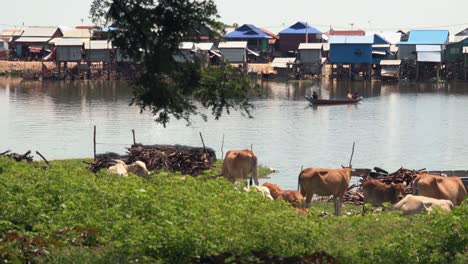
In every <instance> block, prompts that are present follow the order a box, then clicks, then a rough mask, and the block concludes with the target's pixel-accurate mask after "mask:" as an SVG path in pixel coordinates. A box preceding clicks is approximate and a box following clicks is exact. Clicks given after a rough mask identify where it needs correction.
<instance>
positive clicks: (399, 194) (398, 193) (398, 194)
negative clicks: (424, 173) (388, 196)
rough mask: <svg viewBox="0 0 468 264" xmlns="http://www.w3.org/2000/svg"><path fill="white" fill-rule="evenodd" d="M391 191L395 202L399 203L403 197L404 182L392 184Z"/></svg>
mask: <svg viewBox="0 0 468 264" xmlns="http://www.w3.org/2000/svg"><path fill="white" fill-rule="evenodd" d="M392 189H393V191H394V193H395V196H394V197H395V199H396V202H398V201H401V199H403V197H405V189H406V182H404V183H397V184H393V183H392Z"/></svg>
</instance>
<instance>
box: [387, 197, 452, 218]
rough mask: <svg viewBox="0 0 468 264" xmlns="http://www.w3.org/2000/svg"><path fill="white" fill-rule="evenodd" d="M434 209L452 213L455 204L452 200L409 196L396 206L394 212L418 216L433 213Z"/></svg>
mask: <svg viewBox="0 0 468 264" xmlns="http://www.w3.org/2000/svg"><path fill="white" fill-rule="evenodd" d="M434 207H440V208H441V209H443V210H446V211H452V209H453V203H452V202H451V201H450V200H439V199H434V198H431V197H425V196H415V195H412V194H408V195H406V196H405V198H403V199H402V200H401V201H399V202H398V203H397V204H395V206H393V209H394V210H402V211H403V214H405V215H410V214H417V213H420V212H426V211H427V212H431V211H432V209H433V208H434Z"/></svg>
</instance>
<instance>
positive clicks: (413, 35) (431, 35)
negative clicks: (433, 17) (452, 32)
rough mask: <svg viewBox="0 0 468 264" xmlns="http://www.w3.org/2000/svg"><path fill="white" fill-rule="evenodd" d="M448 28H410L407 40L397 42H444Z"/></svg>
mask: <svg viewBox="0 0 468 264" xmlns="http://www.w3.org/2000/svg"><path fill="white" fill-rule="evenodd" d="M448 37H449V31H448V30H411V31H410V32H409V38H408V41H406V42H405V41H402V42H400V43H398V44H413V45H414V44H440V45H442V44H445V43H447V41H448Z"/></svg>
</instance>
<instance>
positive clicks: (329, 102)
mask: <svg viewBox="0 0 468 264" xmlns="http://www.w3.org/2000/svg"><path fill="white" fill-rule="evenodd" d="M305 99H306V100H307V101H309V103H311V104H313V105H338V104H355V103H357V102H359V101H361V100H362V96H360V97H358V98H356V99H313V98H312V97H311V96H309V97H307V96H306V97H305Z"/></svg>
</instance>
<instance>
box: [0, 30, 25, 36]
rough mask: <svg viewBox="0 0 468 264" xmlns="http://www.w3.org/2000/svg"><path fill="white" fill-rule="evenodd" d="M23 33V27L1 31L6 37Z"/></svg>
mask: <svg viewBox="0 0 468 264" xmlns="http://www.w3.org/2000/svg"><path fill="white" fill-rule="evenodd" d="M21 34H23V30H22V29H4V30H2V31H0V36H5V37H19V36H21Z"/></svg>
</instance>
